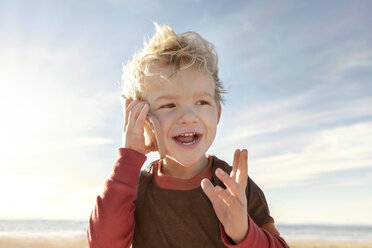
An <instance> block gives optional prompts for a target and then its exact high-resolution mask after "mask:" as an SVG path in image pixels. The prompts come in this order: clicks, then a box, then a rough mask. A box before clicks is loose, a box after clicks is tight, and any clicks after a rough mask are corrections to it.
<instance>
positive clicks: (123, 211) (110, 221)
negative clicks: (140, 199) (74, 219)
mask: <svg viewBox="0 0 372 248" xmlns="http://www.w3.org/2000/svg"><path fill="white" fill-rule="evenodd" d="M145 161H146V156H145V155H143V154H142V153H139V152H137V151H134V150H131V149H128V148H119V149H118V159H117V161H116V162H115V164H114V166H113V170H112V173H111V175H110V177H109V178H108V179H107V180H106V181H105V187H104V190H103V192H102V194H100V195H98V196H97V199H96V205H95V207H94V209H93V211H92V213H91V215H90V219H89V224H88V228H87V240H88V244H89V247H90V248H102V247H111V248H119V247H120V248H126V247H130V245H131V243H132V239H133V230H134V209H135V207H134V200H135V199H136V195H137V183H138V179H139V174H140V171H141V167H142V165H143V163H144V162H145Z"/></svg>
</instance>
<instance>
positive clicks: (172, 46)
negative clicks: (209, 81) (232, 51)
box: [122, 22, 226, 105]
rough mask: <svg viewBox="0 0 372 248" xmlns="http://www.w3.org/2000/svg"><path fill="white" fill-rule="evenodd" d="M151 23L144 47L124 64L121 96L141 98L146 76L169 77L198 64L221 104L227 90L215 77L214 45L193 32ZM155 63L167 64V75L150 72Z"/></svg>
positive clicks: (144, 88)
mask: <svg viewBox="0 0 372 248" xmlns="http://www.w3.org/2000/svg"><path fill="white" fill-rule="evenodd" d="M154 25H155V27H156V33H155V34H154V36H153V37H152V38H151V39H150V40H149V42H146V40H145V41H144V47H143V49H142V50H140V51H139V52H137V53H135V54H134V56H133V59H132V60H131V61H129V62H128V63H127V64H125V65H124V66H123V73H122V97H124V98H125V99H129V100H134V99H143V94H144V92H145V90H146V84H145V78H146V77H149V76H153V75H160V77H161V78H163V79H165V80H168V78H170V77H171V76H173V75H174V74H175V73H176V72H177V71H179V70H186V69H187V68H189V67H191V66H198V67H199V70H205V71H206V72H208V73H209V74H210V75H211V76H212V77H213V79H214V81H215V83H216V85H215V86H216V87H215V100H216V103H217V104H218V105H220V104H221V103H223V102H224V98H223V94H224V93H226V91H225V89H224V87H223V84H222V83H221V81H220V79H219V77H218V56H217V53H216V51H215V47H214V46H213V44H212V43H210V42H208V41H206V40H205V39H203V38H202V37H201V36H200V35H199V34H198V33H195V32H185V33H179V34H176V33H175V32H174V31H173V29H172V28H171V27H169V26H167V25H159V24H157V23H156V22H154ZM156 65H165V66H168V68H169V69H170V74H169V75H163V74H161V72H159V71H158V72H151V69H152V68H153V67H154V66H156ZM168 81H169V80H168Z"/></svg>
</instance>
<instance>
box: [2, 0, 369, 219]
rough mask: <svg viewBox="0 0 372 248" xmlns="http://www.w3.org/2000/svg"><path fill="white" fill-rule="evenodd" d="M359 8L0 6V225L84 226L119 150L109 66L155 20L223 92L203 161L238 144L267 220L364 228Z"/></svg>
mask: <svg viewBox="0 0 372 248" xmlns="http://www.w3.org/2000/svg"><path fill="white" fill-rule="evenodd" d="M371 9H372V2H371V1H227V0H225V1H222V0H217V1H202V0H200V1H197V0H194V1H193V0H176V1H171V0H168V1H160V0H155V1H144V0H139V1H129V0H128V1H127V0H107V1H104V0H102V1H94V0H82V1H72V0H71V1H68V0H67V1H53V0H50V1H46V0H45V1H5V0H4V1H3V0H0V84H1V86H0V113H1V121H0V193H1V197H0V219H77V220H87V219H88V218H89V215H90V211H91V209H92V208H93V206H94V204H95V197H96V195H97V194H99V193H100V192H101V190H102V188H103V185H104V180H105V178H107V177H108V175H109V173H110V171H111V168H112V165H113V163H114V162H115V160H116V156H117V148H119V147H120V146H121V138H122V125H123V116H122V110H121V106H120V102H119V96H120V74H121V67H122V63H125V62H127V61H128V60H129V59H130V58H131V56H132V55H133V53H134V52H135V51H136V50H138V49H139V48H141V46H142V43H143V40H144V37H151V36H152V34H153V33H154V25H153V24H152V22H153V21H156V22H158V23H159V24H168V25H170V26H171V27H172V28H173V29H174V30H175V31H176V32H177V33H181V32H185V31H190V30H192V31H196V32H198V33H200V34H201V35H202V36H203V37H204V38H206V39H207V40H209V41H211V42H212V43H214V44H215V46H216V49H217V52H218V54H219V61H220V63H219V67H220V78H221V79H222V81H223V82H224V83H225V85H226V86H227V88H228V89H229V94H228V95H227V102H226V105H225V106H224V107H223V111H222V120H221V122H220V125H219V128H218V135H217V137H216V141H215V143H214V145H213V146H212V148H211V149H210V151H209V153H212V154H215V155H217V156H218V157H220V158H222V159H225V160H226V161H229V162H231V161H232V157H233V152H234V150H235V149H236V148H247V149H248V150H249V173H250V176H251V177H252V178H253V179H254V180H255V181H256V182H257V183H258V184H259V185H260V187H261V188H262V189H263V190H264V192H265V194H266V197H267V200H268V203H269V206H270V209H271V213H272V215H273V216H274V218H275V220H276V222H277V223H292V224H295V223H324V224H372V211H371V209H372V197H371V192H372V81H371V76H372V29H371V24H372V15H371ZM154 158H155V156H154V155H151V156H150V158H149V160H152V159H154ZM148 162H149V161H148Z"/></svg>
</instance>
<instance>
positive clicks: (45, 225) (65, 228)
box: [0, 220, 372, 242]
mask: <svg viewBox="0 0 372 248" xmlns="http://www.w3.org/2000/svg"><path fill="white" fill-rule="evenodd" d="M87 224H88V222H87V221H69V220H0V237H1V236H8V237H9V236H13V237H38V238H39V237H57V238H65V237H66V238H67V237H85V235H86V227H87ZM277 228H278V229H279V231H280V233H281V236H283V237H284V239H286V240H287V241H339V242H340V241H341V242H343V241H345V242H347V241H348V242H372V226H356V225H354V226H336V225H335V226H331V225H280V224H279V225H277Z"/></svg>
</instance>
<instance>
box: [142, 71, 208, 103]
mask: <svg viewBox="0 0 372 248" xmlns="http://www.w3.org/2000/svg"><path fill="white" fill-rule="evenodd" d="M152 73H154V72H153V71H152ZM155 73H156V72H155ZM168 76H169V71H166V70H165V73H163V71H159V72H158V73H156V74H155V75H152V76H149V77H146V78H145V80H144V96H145V98H148V97H151V96H152V95H154V94H159V93H160V94H172V93H174V94H176V93H178V94H179V93H183V92H184V93H186V92H187V93H194V94H198V95H200V94H211V95H213V96H214V91H215V82H214V79H213V77H212V76H211V75H210V74H209V73H207V72H206V71H200V70H199V69H198V68H193V67H190V68H188V69H186V70H180V71H177V72H176V73H174V74H173V75H172V76H171V77H168Z"/></svg>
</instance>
